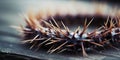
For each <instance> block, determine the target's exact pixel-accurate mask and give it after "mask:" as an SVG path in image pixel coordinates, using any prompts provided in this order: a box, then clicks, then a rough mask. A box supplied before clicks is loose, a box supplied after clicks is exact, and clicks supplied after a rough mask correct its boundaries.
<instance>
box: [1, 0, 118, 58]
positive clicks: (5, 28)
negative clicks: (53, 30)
mask: <svg viewBox="0 0 120 60" xmlns="http://www.w3.org/2000/svg"><path fill="white" fill-rule="evenodd" d="M39 2H40V1H39V0H0V51H2V52H7V53H15V54H20V55H26V56H31V57H35V58H42V59H49V60H83V59H84V60H119V59H120V53H119V51H105V53H106V54H108V55H109V54H112V55H114V56H108V55H100V54H96V53H93V54H89V57H88V58H83V57H81V56H79V55H77V56H76V55H75V56H73V55H69V56H68V55H62V56H61V55H58V54H46V53H43V52H39V53H38V52H33V51H31V50H29V49H26V48H23V46H21V44H20V40H21V38H20V35H19V32H18V31H16V30H15V29H13V28H11V27H10V26H11V25H16V26H18V25H19V24H21V23H22V24H24V20H23V17H22V16H21V15H20V14H21V13H24V12H27V8H28V7H30V6H35V7H37V6H38V5H36V3H37V4H38V3H39ZM87 2H88V1H87Z"/></svg>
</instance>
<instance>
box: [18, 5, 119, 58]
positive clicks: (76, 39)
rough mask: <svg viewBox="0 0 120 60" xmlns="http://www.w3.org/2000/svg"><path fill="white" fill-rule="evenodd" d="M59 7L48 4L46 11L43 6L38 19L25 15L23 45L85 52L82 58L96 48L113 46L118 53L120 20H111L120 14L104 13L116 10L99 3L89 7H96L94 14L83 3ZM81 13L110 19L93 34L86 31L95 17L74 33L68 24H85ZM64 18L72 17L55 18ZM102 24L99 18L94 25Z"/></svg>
mask: <svg viewBox="0 0 120 60" xmlns="http://www.w3.org/2000/svg"><path fill="white" fill-rule="evenodd" d="M59 4H60V3H57V4H56V5H54V4H53V6H49V5H48V6H46V5H47V4H45V6H43V7H44V8H45V9H44V8H42V7H41V9H43V10H40V11H41V12H40V13H38V14H37V16H34V14H31V13H30V14H28V16H25V22H26V23H27V24H26V26H22V25H21V26H20V27H21V28H20V30H21V31H22V33H23V40H22V43H24V44H27V46H30V49H35V50H37V51H38V50H42V49H43V50H45V51H47V53H61V52H64V51H68V52H76V51H77V52H82V54H83V56H88V54H87V51H88V50H93V49H94V50H101V49H100V48H107V47H112V48H114V49H117V50H119V49H118V48H117V46H119V43H120V37H119V36H120V28H119V27H120V19H119V17H117V18H116V17H114V18H111V20H110V17H111V16H112V17H113V16H114V15H115V16H116V15H118V16H119V12H114V13H104V12H106V10H107V12H108V9H109V10H110V12H112V10H113V9H111V8H110V7H109V6H106V5H104V4H102V5H100V6H96V4H95V6H91V5H89V7H91V8H93V9H91V10H90V11H91V12H90V11H88V8H84V7H83V5H79V4H80V3H76V4H75V5H74V4H73V5H72V4H70V6H69V4H68V5H66V3H63V5H61V4H60V5H59ZM93 5H94V4H93ZM58 6H59V8H58ZM63 6H64V7H63ZM73 7H74V9H73ZM78 7H80V8H78ZM57 8H58V9H57ZM48 9H49V11H48ZM82 9H83V10H82ZM30 12H31V11H30ZM82 13H87V14H88V16H86V15H85V16H84V17H89V16H90V15H94V16H96V15H100V16H106V15H109V16H110V17H108V19H106V22H105V24H104V25H103V24H101V25H102V26H100V27H99V28H96V29H93V30H94V31H92V32H90V31H87V29H89V28H88V26H89V25H90V24H92V23H93V22H94V21H95V20H94V17H93V18H91V20H90V21H89V22H87V21H88V20H87V19H85V22H84V24H83V28H81V27H80V26H77V27H78V28H77V29H75V31H73V30H71V29H70V28H69V27H68V26H69V25H70V22H69V21H72V22H73V24H72V25H76V21H75V20H76V19H77V20H78V21H77V22H80V23H79V25H82V23H81V21H80V20H79V19H83V18H80V16H79V15H80V14H82ZM66 14H67V15H66ZM71 15H72V16H71ZM83 15H84V14H83ZM60 16H61V17H60ZM63 17H66V18H67V17H69V18H68V20H67V19H63V20H61V19H55V18H63ZM74 17H75V18H76V19H75V20H74V19H72V18H74ZM82 17H83V16H82ZM65 20H67V21H65ZM101 21H103V20H100V19H99V20H97V21H95V23H94V24H96V25H97V23H98V22H101ZM74 22H75V23H74ZM77 24H78V23H77ZM73 27H74V26H73Z"/></svg>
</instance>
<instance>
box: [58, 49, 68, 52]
mask: <svg viewBox="0 0 120 60" xmlns="http://www.w3.org/2000/svg"><path fill="white" fill-rule="evenodd" d="M65 50H67V49H62V50H61V51H59V52H57V53H61V52H63V51H65Z"/></svg>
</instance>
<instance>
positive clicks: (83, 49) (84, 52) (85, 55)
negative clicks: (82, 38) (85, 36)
mask: <svg viewBox="0 0 120 60" xmlns="http://www.w3.org/2000/svg"><path fill="white" fill-rule="evenodd" d="M81 47H82V53H83V56H84V57H87V56H88V55H87V53H86V51H85V47H84V45H83V42H81Z"/></svg>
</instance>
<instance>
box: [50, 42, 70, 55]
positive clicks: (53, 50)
mask: <svg viewBox="0 0 120 60" xmlns="http://www.w3.org/2000/svg"><path fill="white" fill-rule="evenodd" d="M67 42H68V41H66V42H65V43H63V44H61V45H60V46H58V47H57V48H55V49H52V50H51V52H50V53H53V52H55V51H56V50H58V49H60V48H61V47H62V46H63V45H65V44H66V43H67Z"/></svg>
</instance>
